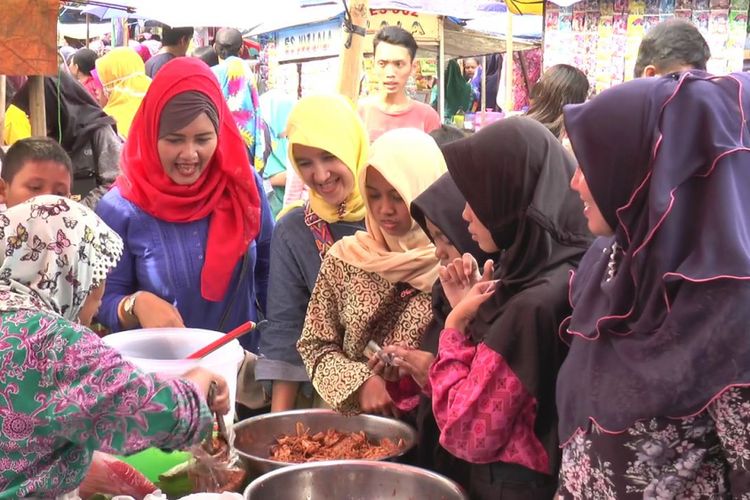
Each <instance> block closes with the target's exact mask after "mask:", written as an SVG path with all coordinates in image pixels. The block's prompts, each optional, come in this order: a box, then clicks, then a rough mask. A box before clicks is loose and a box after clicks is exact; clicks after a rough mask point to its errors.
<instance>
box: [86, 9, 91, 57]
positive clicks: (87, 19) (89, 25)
mask: <svg viewBox="0 0 750 500" xmlns="http://www.w3.org/2000/svg"><path fill="white" fill-rule="evenodd" d="M90 30H91V18H89V14H88V12H87V13H86V48H87V49H88V48H89V43H90V42H91V31H90Z"/></svg>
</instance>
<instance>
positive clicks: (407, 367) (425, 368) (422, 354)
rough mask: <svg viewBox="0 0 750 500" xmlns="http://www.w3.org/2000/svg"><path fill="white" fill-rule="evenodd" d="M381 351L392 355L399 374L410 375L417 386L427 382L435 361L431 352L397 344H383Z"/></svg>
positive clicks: (422, 385)
mask: <svg viewBox="0 0 750 500" xmlns="http://www.w3.org/2000/svg"><path fill="white" fill-rule="evenodd" d="M383 352H384V353H385V354H389V355H391V356H392V357H393V366H395V367H398V369H399V372H400V373H401V374H404V373H405V374H408V375H410V376H411V378H413V379H414V381H415V382H416V383H417V385H419V387H424V386H425V385H426V384H427V379H428V378H429V376H430V367H431V366H432V363H433V361H435V356H433V355H432V353H431V352H427V351H420V350H418V349H409V348H408V347H402V346H398V345H389V346H385V347H384V348H383Z"/></svg>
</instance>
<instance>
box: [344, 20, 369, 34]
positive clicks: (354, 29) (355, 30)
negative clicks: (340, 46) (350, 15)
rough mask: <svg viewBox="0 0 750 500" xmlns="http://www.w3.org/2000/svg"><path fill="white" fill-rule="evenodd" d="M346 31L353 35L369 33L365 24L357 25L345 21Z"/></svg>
mask: <svg viewBox="0 0 750 500" xmlns="http://www.w3.org/2000/svg"><path fill="white" fill-rule="evenodd" d="M344 31H346V32H347V33H351V34H353V35H359V36H365V35H367V29H365V27H364V26H357V25H356V24H349V23H344Z"/></svg>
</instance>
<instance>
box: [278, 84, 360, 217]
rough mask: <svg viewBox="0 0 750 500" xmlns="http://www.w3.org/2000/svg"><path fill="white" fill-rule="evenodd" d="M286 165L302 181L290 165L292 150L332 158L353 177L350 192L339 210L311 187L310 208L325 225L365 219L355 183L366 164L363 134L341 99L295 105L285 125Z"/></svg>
mask: <svg viewBox="0 0 750 500" xmlns="http://www.w3.org/2000/svg"><path fill="white" fill-rule="evenodd" d="M286 135H287V138H288V141H289V149H288V152H289V161H290V162H291V164H292V166H293V167H294V170H295V171H296V172H297V174H298V175H299V176H300V178H302V174H300V171H299V167H298V166H297V162H295V161H294V154H293V153H292V146H293V145H294V144H301V145H303V146H309V147H313V148H320V149H323V150H325V151H328V152H329V153H331V154H333V155H335V156H336V157H337V158H338V159H339V160H341V161H342V162H343V163H344V164H345V165H346V166H347V167H349V170H350V171H351V172H352V174H353V175H354V191H352V193H351V194H350V195H349V197H348V198H347V199H346V201H344V206H343V207H342V210H340V211H339V208H340V207H337V206H333V205H331V204H329V203H327V202H326V201H325V200H324V199H323V198H322V197H321V196H320V195H319V194H318V193H317V192H316V191H315V190H314V189H312V187H311V186H308V187H309V188H310V208H311V209H312V211H313V212H315V213H316V214H317V215H318V217H320V218H321V219H323V220H324V221H326V222H329V223H330V222H338V221H347V222H355V221H360V220H362V219H364V218H365V203H364V201H363V200H362V195H361V191H360V188H359V186H358V185H357V179H358V177H359V173H360V171H361V170H362V168H363V167H364V165H365V163H366V162H367V152H368V147H369V141H368V138H367V132H366V131H365V127H364V125H363V124H362V121H361V120H360V119H359V116H358V115H357V113H356V112H355V111H354V107H353V106H352V103H351V102H350V101H349V100H348V99H346V98H345V97H343V96H341V95H314V96H309V97H303V98H302V99H300V100H299V102H298V103H297V104H295V106H294V108H293V109H292V112H291V113H290V115H289V120H288V121H287V125H286Z"/></svg>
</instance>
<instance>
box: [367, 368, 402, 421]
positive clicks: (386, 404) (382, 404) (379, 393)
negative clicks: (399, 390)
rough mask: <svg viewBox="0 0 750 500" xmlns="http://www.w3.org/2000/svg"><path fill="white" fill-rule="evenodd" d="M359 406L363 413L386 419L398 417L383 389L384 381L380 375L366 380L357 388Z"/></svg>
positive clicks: (391, 401)
mask: <svg viewBox="0 0 750 500" xmlns="http://www.w3.org/2000/svg"><path fill="white" fill-rule="evenodd" d="M359 406H360V408H362V411H363V412H365V413H373V414H375V415H383V416H386V417H398V415H399V412H398V410H397V409H396V407H395V406H393V400H392V399H391V396H390V395H389V394H388V391H387V390H386V388H385V380H383V377H381V376H380V375H373V376H372V377H370V378H368V379H367V380H366V381H365V383H364V384H362V386H361V387H360V388H359Z"/></svg>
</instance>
